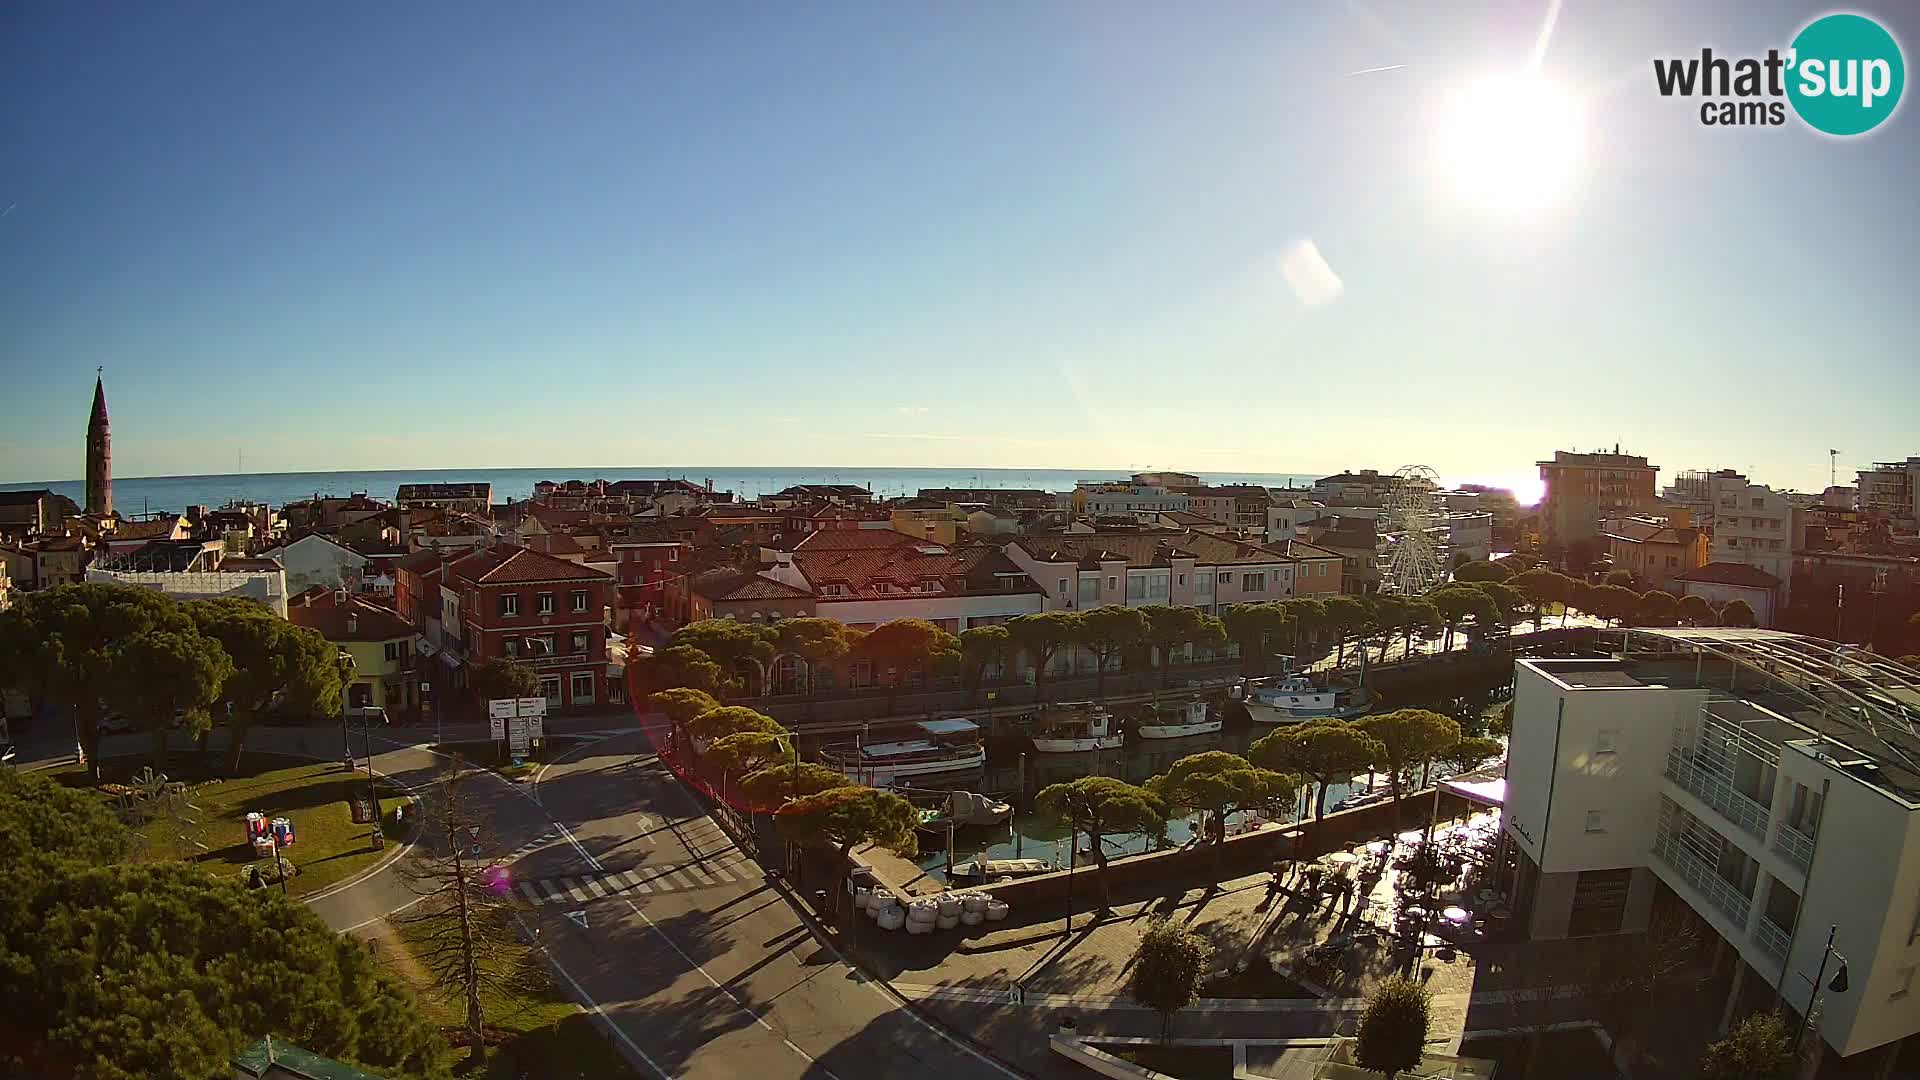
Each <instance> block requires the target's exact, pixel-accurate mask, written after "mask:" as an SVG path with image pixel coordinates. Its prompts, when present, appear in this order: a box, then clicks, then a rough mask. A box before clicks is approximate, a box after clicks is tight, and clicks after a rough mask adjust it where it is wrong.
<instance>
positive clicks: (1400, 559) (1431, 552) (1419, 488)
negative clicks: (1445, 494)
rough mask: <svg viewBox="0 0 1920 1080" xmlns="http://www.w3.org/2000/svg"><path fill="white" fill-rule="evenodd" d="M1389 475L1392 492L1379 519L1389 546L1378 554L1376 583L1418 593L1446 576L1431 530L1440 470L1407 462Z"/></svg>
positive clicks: (1401, 592)
mask: <svg viewBox="0 0 1920 1080" xmlns="http://www.w3.org/2000/svg"><path fill="white" fill-rule="evenodd" d="M1393 477H1394V485H1393V494H1392V497H1391V498H1390V499H1389V501H1388V503H1387V513H1386V516H1385V518H1383V519H1382V521H1381V527H1382V530H1383V531H1384V532H1385V533H1386V535H1387V538H1388V540H1387V542H1388V545H1389V547H1388V549H1387V554H1386V555H1385V556H1383V558H1382V563H1383V565H1382V567H1381V574H1380V587H1381V590H1382V591H1384V592H1391V593H1397V594H1399V595H1401V596H1418V595H1419V594H1421V593H1424V592H1427V591H1428V590H1430V589H1432V588H1433V587H1434V586H1436V585H1438V584H1440V582H1441V579H1442V578H1444V577H1445V576H1446V569H1445V566H1444V565H1443V563H1442V552H1441V550H1440V542H1439V541H1438V540H1436V539H1435V538H1434V536H1433V533H1432V529H1433V527H1434V525H1436V524H1438V522H1439V519H1440V515H1439V513H1438V509H1437V503H1436V499H1435V496H1434V493H1435V492H1437V491H1439V490H1440V474H1438V473H1436V472H1434V471H1433V470H1432V469H1429V468H1427V467H1426V466H1425V465H1408V466H1406V467H1405V468H1402V469H1398V470H1396V471H1395V472H1394V474H1393Z"/></svg>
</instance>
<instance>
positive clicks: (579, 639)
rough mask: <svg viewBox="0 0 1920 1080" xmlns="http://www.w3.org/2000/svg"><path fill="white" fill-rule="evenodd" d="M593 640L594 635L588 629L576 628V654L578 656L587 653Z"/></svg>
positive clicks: (574, 647) (574, 643)
mask: <svg viewBox="0 0 1920 1080" xmlns="http://www.w3.org/2000/svg"><path fill="white" fill-rule="evenodd" d="M592 640H593V636H592V635H591V634H589V633H588V632H587V631H585V630H575V631H574V632H573V652H574V655H576V656H578V655H581V654H583V653H585V652H586V651H587V645H588V643H589V642H591V641H592Z"/></svg>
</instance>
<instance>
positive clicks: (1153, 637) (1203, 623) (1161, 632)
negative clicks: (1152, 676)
mask: <svg viewBox="0 0 1920 1080" xmlns="http://www.w3.org/2000/svg"><path fill="white" fill-rule="evenodd" d="M1140 613H1141V614H1142V615H1145V616H1146V618H1147V636H1146V640H1147V643H1148V644H1150V645H1152V646H1153V647H1154V648H1156V649H1158V650H1159V652H1160V677H1161V682H1162V683H1163V684H1164V683H1165V682H1166V680H1167V678H1168V677H1169V676H1170V675H1171V670H1172V662H1173V651H1174V650H1175V649H1178V648H1179V647H1180V646H1182V645H1196V646H1199V645H1206V646H1212V645H1220V644H1222V643H1224V642H1225V641H1226V640H1227V628H1226V627H1225V626H1224V625H1223V624H1222V623H1221V622H1220V620H1219V619H1217V618H1215V617H1214V616H1212V615H1209V614H1207V613H1206V612H1204V611H1201V610H1200V609H1199V608H1193V607H1170V606H1167V605H1165V604H1156V605H1153V606H1150V607H1143V608H1141V609H1140Z"/></svg>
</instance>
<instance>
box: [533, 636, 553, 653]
mask: <svg viewBox="0 0 1920 1080" xmlns="http://www.w3.org/2000/svg"><path fill="white" fill-rule="evenodd" d="M527 655H528V656H552V655H553V635H552V634H529V635H527Z"/></svg>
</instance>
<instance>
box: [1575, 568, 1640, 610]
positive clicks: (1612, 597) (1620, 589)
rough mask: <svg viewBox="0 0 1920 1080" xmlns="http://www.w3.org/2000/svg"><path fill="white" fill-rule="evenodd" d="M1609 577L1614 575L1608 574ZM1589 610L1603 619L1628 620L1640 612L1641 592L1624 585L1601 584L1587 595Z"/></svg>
mask: <svg viewBox="0 0 1920 1080" xmlns="http://www.w3.org/2000/svg"><path fill="white" fill-rule="evenodd" d="M1607 576H1608V577H1609V578H1611V577H1612V576H1613V575H1612V574H1608V575H1607ZM1587 603H1588V605H1589V607H1588V608H1587V610H1588V611H1589V612H1590V613H1592V614H1594V615H1598V616H1600V617H1601V618H1603V619H1607V620H1611V621H1618V622H1627V621H1629V620H1631V619H1633V617H1634V616H1635V615H1636V614H1638V613H1639V610H1640V594H1639V593H1637V592H1634V591H1633V590H1632V589H1629V588H1627V587H1626V586H1624V585H1611V584H1609V585H1601V586H1598V587H1596V588H1595V589H1594V590H1593V591H1592V592H1591V593H1590V594H1588V597H1587Z"/></svg>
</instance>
